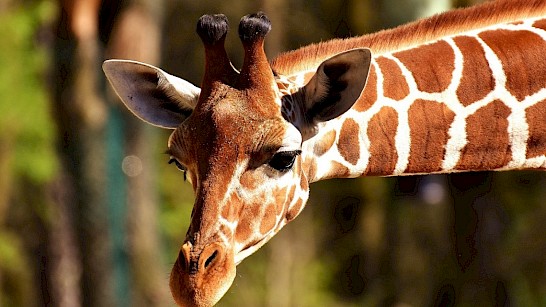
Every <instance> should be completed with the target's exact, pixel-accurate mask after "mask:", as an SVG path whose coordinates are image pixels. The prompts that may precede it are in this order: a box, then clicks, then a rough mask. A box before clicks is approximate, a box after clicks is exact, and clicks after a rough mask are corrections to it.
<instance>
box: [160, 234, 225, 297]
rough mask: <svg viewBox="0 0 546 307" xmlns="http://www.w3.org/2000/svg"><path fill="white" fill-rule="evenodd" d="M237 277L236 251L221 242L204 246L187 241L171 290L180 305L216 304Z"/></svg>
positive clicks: (175, 265)
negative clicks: (234, 254) (234, 255)
mask: <svg viewBox="0 0 546 307" xmlns="http://www.w3.org/2000/svg"><path fill="white" fill-rule="evenodd" d="M234 278H235V264H234V257H233V252H232V251H229V250H228V249H226V247H225V246H224V245H223V244H221V243H217V242H213V243H208V244H206V245H205V246H204V247H203V248H199V247H198V246H197V245H193V244H192V243H191V242H189V241H188V242H186V243H184V244H183V245H182V247H181V248H180V252H179V254H178V259H177V260H176V263H175V264H174V267H173V269H172V272H171V281H170V286H171V291H172V294H173V297H174V299H175V301H176V303H177V304H178V305H180V306H192V307H193V306H195V307H197V306H199V307H202V306H212V305H214V304H215V303H216V302H218V300H220V298H221V297H222V296H223V295H224V293H225V292H226V291H227V290H228V289H229V287H230V286H231V283H232V282H233V279H234Z"/></svg>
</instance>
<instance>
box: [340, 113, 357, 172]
mask: <svg viewBox="0 0 546 307" xmlns="http://www.w3.org/2000/svg"><path fill="white" fill-rule="evenodd" d="M359 129H360V127H359V126H358V124H357V123H356V122H355V121H354V120H353V119H351V118H349V119H346V120H345V122H343V126H342V127H341V131H340V132H339V139H338V143H337V146H338V150H339V153H340V154H341V156H342V157H343V159H345V161H347V162H349V163H351V164H352V165H356V163H357V162H358V159H359V158H360V144H359V141H358V134H359Z"/></svg>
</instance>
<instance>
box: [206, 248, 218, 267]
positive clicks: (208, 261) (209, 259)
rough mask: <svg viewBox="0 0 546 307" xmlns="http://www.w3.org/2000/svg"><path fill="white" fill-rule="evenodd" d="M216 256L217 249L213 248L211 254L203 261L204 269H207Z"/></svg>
mask: <svg viewBox="0 0 546 307" xmlns="http://www.w3.org/2000/svg"><path fill="white" fill-rule="evenodd" d="M216 256H218V250H215V251H214V252H213V253H212V255H210V256H209V257H208V258H207V260H206V261H205V269H207V268H208V267H209V266H210V264H211V263H212V262H213V261H214V260H215V259H216Z"/></svg>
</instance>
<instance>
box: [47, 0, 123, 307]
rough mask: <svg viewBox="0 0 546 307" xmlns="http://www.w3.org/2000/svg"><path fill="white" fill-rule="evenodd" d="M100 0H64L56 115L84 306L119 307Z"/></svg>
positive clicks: (57, 51) (59, 28)
mask: <svg viewBox="0 0 546 307" xmlns="http://www.w3.org/2000/svg"><path fill="white" fill-rule="evenodd" d="M99 7H100V0H85V1H83V0H61V1H59V10H60V11H59V14H58V16H59V22H58V25H57V33H56V34H57V35H56V42H55V62H54V69H55V71H54V75H55V89H54V105H53V110H54V115H55V116H56V122H57V127H58V133H59V142H60V143H59V144H58V146H59V147H58V150H59V154H60V157H61V161H62V165H63V166H64V171H66V173H67V177H66V178H68V180H67V182H66V184H67V188H68V189H69V190H70V192H69V193H67V195H70V196H72V197H71V199H70V200H68V201H67V208H68V210H69V211H70V212H69V214H68V216H69V217H72V218H73V222H72V223H73V227H74V230H75V231H76V233H77V245H78V247H79V257H80V264H81V279H80V282H81V303H82V305H83V306H114V298H113V291H112V289H113V287H112V286H113V285H112V276H111V272H112V263H111V262H110V260H111V250H110V248H111V245H110V243H111V242H110V237H109V235H108V225H107V220H108V219H107V207H106V204H105V194H104V187H105V159H104V156H105V155H104V141H103V140H104V129H105V123H106V119H107V115H108V114H107V109H106V104H105V101H104V100H103V98H102V95H101V94H100V93H101V92H100V87H99V84H98V80H100V79H99V78H98V77H97V76H98V75H99V73H101V72H100V59H101V58H102V56H101V53H100V46H99V41H98V36H97V34H98V33H97V29H98V16H99Z"/></svg>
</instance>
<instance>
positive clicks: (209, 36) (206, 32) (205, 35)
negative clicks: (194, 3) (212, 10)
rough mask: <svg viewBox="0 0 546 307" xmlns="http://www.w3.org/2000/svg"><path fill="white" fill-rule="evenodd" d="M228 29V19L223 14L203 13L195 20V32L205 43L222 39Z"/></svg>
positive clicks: (208, 43)
mask: <svg viewBox="0 0 546 307" xmlns="http://www.w3.org/2000/svg"><path fill="white" fill-rule="evenodd" d="M228 29H229V24H228V19H227V17H226V15H224V14H214V15H203V16H201V18H199V20H198V21H197V29H196V31H197V34H198V35H199V37H201V40H202V41H203V43H204V44H206V45H213V44H215V43H217V42H219V41H223V40H224V39H225V37H226V34H227V32H228Z"/></svg>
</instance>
